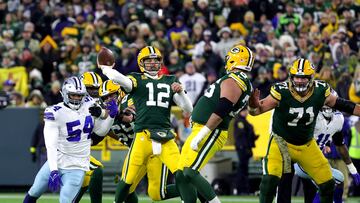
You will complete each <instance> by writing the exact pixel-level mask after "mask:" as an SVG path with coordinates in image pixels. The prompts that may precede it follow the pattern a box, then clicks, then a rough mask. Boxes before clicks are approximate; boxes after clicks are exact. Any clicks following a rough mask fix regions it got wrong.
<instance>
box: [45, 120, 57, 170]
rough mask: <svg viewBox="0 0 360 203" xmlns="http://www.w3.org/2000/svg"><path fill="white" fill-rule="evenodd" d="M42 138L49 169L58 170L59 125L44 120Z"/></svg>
mask: <svg viewBox="0 0 360 203" xmlns="http://www.w3.org/2000/svg"><path fill="white" fill-rule="evenodd" d="M44 138H45V145H46V150H47V157H48V162H49V167H50V171H53V170H58V168H57V148H58V138H59V127H58V125H57V124H56V122H53V121H45V126H44Z"/></svg>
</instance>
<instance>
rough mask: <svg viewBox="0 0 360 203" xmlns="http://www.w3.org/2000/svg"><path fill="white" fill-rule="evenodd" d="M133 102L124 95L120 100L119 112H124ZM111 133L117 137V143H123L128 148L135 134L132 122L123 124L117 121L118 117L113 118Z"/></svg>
mask: <svg viewBox="0 0 360 203" xmlns="http://www.w3.org/2000/svg"><path fill="white" fill-rule="evenodd" d="M132 103H133V100H132V99H131V98H129V96H128V95H125V97H124V98H123V99H122V101H121V104H120V110H121V111H122V110H124V109H125V108H127V107H128V106H130V105H132ZM111 130H112V132H113V133H114V134H115V135H116V136H117V137H118V139H119V141H120V142H121V143H123V144H124V145H126V146H130V145H131V143H132V141H133V139H134V136H135V133H134V122H131V123H124V122H122V121H121V120H119V119H118V117H116V118H115V120H114V123H113V125H112V126H111Z"/></svg>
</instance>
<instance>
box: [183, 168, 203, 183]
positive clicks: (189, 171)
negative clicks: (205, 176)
mask: <svg viewBox="0 0 360 203" xmlns="http://www.w3.org/2000/svg"><path fill="white" fill-rule="evenodd" d="M183 173H184V176H185V178H187V179H190V180H191V179H193V178H195V176H197V175H199V171H195V170H193V169H191V168H184V172H183Z"/></svg>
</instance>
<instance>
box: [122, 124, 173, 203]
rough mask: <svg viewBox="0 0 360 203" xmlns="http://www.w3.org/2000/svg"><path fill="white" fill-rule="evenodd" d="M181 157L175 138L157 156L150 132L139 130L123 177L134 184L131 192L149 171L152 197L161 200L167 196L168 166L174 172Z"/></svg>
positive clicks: (130, 150) (165, 144)
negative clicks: (154, 153) (153, 148)
mask: <svg viewBox="0 0 360 203" xmlns="http://www.w3.org/2000/svg"><path fill="white" fill-rule="evenodd" d="M179 159H180V152H179V148H178V146H177V145H176V143H175V141H174V140H173V139H172V140H169V141H167V142H165V143H163V144H162V149H161V154H160V155H156V156H155V155H153V151H152V144H151V139H150V133H149V132H148V131H147V130H145V131H142V132H138V133H136V136H135V139H134V141H133V143H132V145H131V147H130V149H129V152H128V155H127V157H126V160H125V162H124V165H123V173H122V177H121V179H122V180H124V181H125V183H126V184H131V185H132V186H131V188H130V191H129V192H130V193H131V192H133V191H134V190H135V188H136V186H137V184H138V183H139V182H140V180H141V178H142V177H143V176H144V175H145V173H147V175H148V181H149V188H148V193H149V196H150V198H151V199H153V200H161V199H162V198H163V197H165V186H166V178H167V168H169V169H170V171H171V172H173V173H174V172H175V171H176V170H177V162H178V160H179ZM163 163H164V164H165V165H164V164H163Z"/></svg>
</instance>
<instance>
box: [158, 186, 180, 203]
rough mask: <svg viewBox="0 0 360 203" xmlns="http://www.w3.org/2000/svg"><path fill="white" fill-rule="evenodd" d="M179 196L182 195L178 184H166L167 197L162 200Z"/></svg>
mask: <svg viewBox="0 0 360 203" xmlns="http://www.w3.org/2000/svg"><path fill="white" fill-rule="evenodd" d="M179 196H180V193H179V191H178V189H177V188H176V185H175V184H170V185H167V186H166V193H165V198H164V199H162V200H165V199H171V198H174V197H179Z"/></svg>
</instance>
